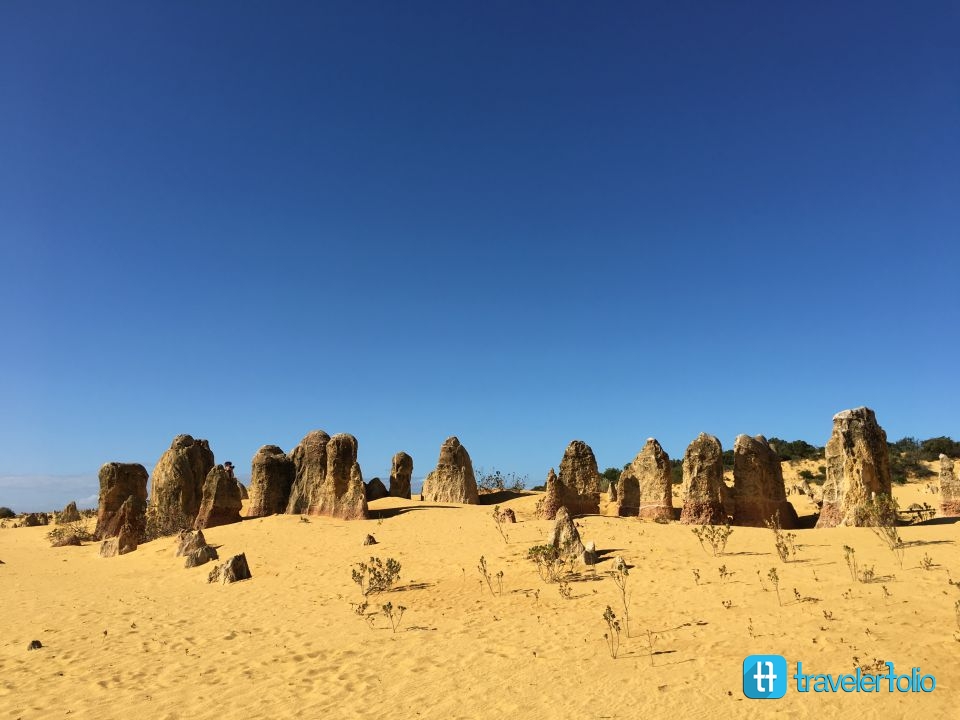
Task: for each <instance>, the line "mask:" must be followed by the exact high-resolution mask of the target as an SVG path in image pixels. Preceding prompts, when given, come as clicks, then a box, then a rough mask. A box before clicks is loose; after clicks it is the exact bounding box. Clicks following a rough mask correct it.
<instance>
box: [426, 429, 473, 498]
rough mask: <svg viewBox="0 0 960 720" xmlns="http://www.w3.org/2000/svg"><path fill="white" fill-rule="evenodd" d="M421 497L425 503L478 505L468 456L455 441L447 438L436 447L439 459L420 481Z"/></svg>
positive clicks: (458, 441)
mask: <svg viewBox="0 0 960 720" xmlns="http://www.w3.org/2000/svg"><path fill="white" fill-rule="evenodd" d="M421 497H422V498H423V500H425V501H426V502H445V503H465V504H468V505H476V504H477V503H478V502H479V501H480V500H479V497H480V496H479V493H478V492H477V478H476V476H475V475H474V474H473V463H472V462H471V460H470V454H469V453H468V452H467V449H466V448H465V447H464V446H463V445H461V444H460V440H459V439H457V438H456V437H448V438H447V439H446V440H444V441H443V445H441V446H440V459H439V460H438V461H437V467H436V469H434V470H433V471H432V472H431V473H430V474H429V475H427V477H426V479H425V480H424V481H423V494H422V495H421Z"/></svg>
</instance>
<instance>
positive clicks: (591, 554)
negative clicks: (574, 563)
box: [582, 540, 597, 565]
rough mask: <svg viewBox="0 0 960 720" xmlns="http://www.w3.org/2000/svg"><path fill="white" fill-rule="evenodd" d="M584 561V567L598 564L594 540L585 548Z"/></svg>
mask: <svg viewBox="0 0 960 720" xmlns="http://www.w3.org/2000/svg"><path fill="white" fill-rule="evenodd" d="M582 559H583V564H584V565H596V564H597V544H596V543H595V542H593V541H592V540H591V541H590V542H588V543H587V544H586V545H585V546H584V548H583V557H582Z"/></svg>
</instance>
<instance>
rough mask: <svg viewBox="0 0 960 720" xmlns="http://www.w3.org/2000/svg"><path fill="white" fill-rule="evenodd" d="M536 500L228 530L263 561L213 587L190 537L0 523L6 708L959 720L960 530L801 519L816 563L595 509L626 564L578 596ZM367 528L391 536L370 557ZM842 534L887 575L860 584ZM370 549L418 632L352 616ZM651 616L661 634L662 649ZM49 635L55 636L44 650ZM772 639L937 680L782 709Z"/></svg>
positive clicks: (815, 662)
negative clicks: (537, 559)
mask: <svg viewBox="0 0 960 720" xmlns="http://www.w3.org/2000/svg"><path fill="white" fill-rule="evenodd" d="M922 490H923V486H922V485H919V484H918V485H909V486H906V487H898V488H897V496H898V499H899V500H900V504H901V506H906V505H908V504H910V503H911V502H921V503H922V502H924V501H928V502H930V503H931V504H935V503H936V501H937V500H938V498H937V497H936V496H931V495H927V494H925V493H923V492H922ZM536 499H537V496H536V495H529V496H525V497H521V498H518V499H514V500H511V501H509V502H508V503H506V504H505V505H506V506H508V507H512V508H513V509H514V510H515V511H516V513H517V516H518V520H519V522H518V523H517V524H516V525H513V526H510V527H509V530H508V531H509V542H506V543H505V542H504V540H503V539H502V538H501V537H500V535H499V534H498V533H497V530H496V526H495V524H494V522H493V520H492V518H491V507H490V506H487V505H481V506H472V507H459V506H435V505H434V506H429V505H425V504H422V503H420V502H417V501H402V500H395V499H387V500H381V501H377V502H375V503H373V504H372V506H371V508H372V510H373V514H374V515H377V514H378V513H379V512H380V511H383V514H384V515H385V517H383V518H382V519H381V520H379V521H378V520H376V519H373V520H369V521H362V522H344V521H337V520H329V519H325V518H311V519H310V521H309V522H308V523H304V522H301V521H300V518H299V517H296V516H275V517H270V518H264V519H253V520H246V521H244V522H243V523H240V524H236V525H230V526H226V527H218V528H213V529H211V530H209V531H208V532H207V538H208V540H209V541H210V542H211V543H212V544H215V545H218V546H219V551H220V554H221V556H223V557H226V556H229V555H231V554H233V553H239V552H245V553H246V555H247V558H248V560H249V564H250V567H251V569H252V572H253V576H254V577H253V579H252V580H250V581H246V582H242V583H238V584H234V585H228V586H220V585H209V584H207V582H206V577H207V573H208V571H209V570H210V567H211V566H210V565H207V566H204V567H200V568H194V569H191V570H187V569H184V568H183V563H182V559H181V558H175V557H174V556H173V552H174V542H173V541H172V540H171V539H165V540H158V541H155V542H152V543H148V544H146V545H142V546H141V547H140V548H139V549H138V550H137V551H136V552H135V553H132V554H129V555H125V556H123V557H119V558H112V559H101V558H99V557H98V556H97V547H96V545H95V544H88V545H85V546H83V547H79V548H77V547H68V548H58V549H54V548H50V547H49V546H48V543H47V541H46V539H45V534H46V532H47V530H48V528H21V529H9V528H8V529H4V530H0V560H2V561H4V563H5V564H3V565H0V718H24V719H26V718H65V717H66V718H142V719H144V720H146V719H147V718H151V719H152V718H214V717H216V718H242V719H244V720H246V719H248V718H287V717H303V718H327V719H330V720H334V719H339V718H354V717H357V718H360V717H362V718H442V719H443V720H450V719H452V718H512V717H521V718H647V717H672V718H678V719H679V718H711V720H712V719H714V718H725V717H736V718H738V717H757V718H759V717H770V716H773V715H774V714H775V713H776V715H777V717H780V718H831V717H840V716H846V717H858V718H880V717H883V718H905V717H922V718H925V719H934V718H950V717H957V714H956V713H957V706H958V701H960V694H958V692H960V662H958V658H960V641H958V639H960V633H958V628H957V618H956V615H955V608H954V604H955V603H956V601H958V600H960V588H958V587H955V586H952V585H950V584H948V582H947V580H948V575H949V572H950V571H951V570H952V571H953V573H954V577H955V578H956V579H958V580H960V553H958V549H957V548H958V546H957V542H958V541H960V524H952V523H946V524H936V525H927V526H922V527H904V528H902V529H901V534H902V536H903V538H904V539H905V540H906V541H908V542H910V543H914V544H913V545H911V546H910V547H909V548H908V549H907V551H906V558H905V560H904V562H903V567H902V568H901V567H899V566H898V564H897V561H896V559H895V558H894V556H893V554H892V553H891V552H890V551H889V550H887V549H886V548H885V547H884V546H883V545H882V543H881V542H880V540H879V539H878V538H877V537H876V536H875V535H874V534H873V533H872V532H871V531H870V530H869V529H863V528H859V529H858V528H852V529H850V528H844V529H834V530H802V531H798V532H797V541H798V543H799V544H800V550H799V554H798V561H797V562H793V563H789V564H784V563H781V562H780V560H779V559H778V558H777V557H776V555H775V553H774V548H773V542H772V534H771V532H770V531H768V530H765V529H752V528H735V529H734V532H733V535H732V536H731V538H730V541H729V544H728V546H727V552H726V554H725V555H723V556H722V557H717V558H715V557H713V556H712V555H711V554H709V553H705V552H704V551H703V550H702V549H701V548H700V546H699V544H698V542H697V540H696V538H695V537H694V536H693V534H692V533H691V531H690V528H689V527H686V526H682V525H679V524H672V525H659V524H656V523H647V522H640V521H638V520H636V519H626V518H622V519H621V518H607V517H599V516H596V517H593V516H592V517H586V518H582V519H580V520H578V524H579V526H580V527H581V534H582V536H583V538H584V540H585V541H586V540H594V541H595V542H596V544H597V547H598V548H599V549H600V550H601V551H607V553H606V555H605V557H606V558H607V559H606V561H605V562H603V563H602V564H601V565H600V566H599V568H598V572H597V575H596V577H591V576H590V575H589V573H587V574H585V579H583V580H581V581H578V582H573V583H571V585H570V588H571V590H572V597H571V598H570V599H565V598H563V597H562V596H561V594H560V592H559V591H558V586H557V585H551V584H546V583H544V582H543V581H542V580H541V579H540V578H539V576H538V575H537V573H536V570H535V568H534V566H533V565H532V564H531V563H530V562H528V561H527V560H526V559H525V555H526V551H527V548H529V547H530V546H532V545H535V544H539V543H541V542H543V540H544V538H545V536H546V534H547V532H548V529H549V527H550V525H551V523H550V522H548V521H542V520H535V519H533V510H534V505H535V503H536ZM798 507H802V506H801V505H800V504H799V503H798ZM801 511H803V510H801ZM367 533H372V534H374V535H375V536H376V538H377V540H378V541H379V544H378V545H376V546H373V547H363V546H362V544H361V542H362V540H363V537H364V536H365V535H366V534H367ZM844 545H850V546H853V547H854V548H855V549H856V557H857V558H858V560H859V563H860V565H861V567H863V566H865V565H873V566H875V572H876V575H877V576H879V577H881V579H880V580H879V581H877V582H874V583H870V584H862V583H856V582H853V581H852V580H851V578H850V575H849V573H848V570H847V566H846V564H845V562H844V558H843V550H842V548H843V546H844ZM371 554H373V555H377V556H379V557H381V558H384V559H386V558H388V557H393V558H396V559H397V560H399V561H400V563H401V564H402V568H403V569H402V572H401V580H400V587H399V588H398V590H397V591H395V592H390V593H386V594H383V595H380V596H377V597H372V598H370V601H371V609H379V606H380V605H381V604H383V603H386V602H387V601H389V602H391V603H392V604H393V605H394V606H398V605H404V606H405V607H406V608H407V610H406V614H404V616H403V619H402V624H401V626H400V628H399V630H398V631H397V633H396V634H394V633H393V632H391V630H390V629H389V625H388V623H387V621H386V620H385V619H384V618H382V617H378V618H377V620H376V623H375V625H374V626H373V628H372V629H371V628H370V627H369V626H368V625H367V623H366V622H365V621H364V620H363V619H362V618H361V617H360V616H358V615H356V614H355V613H354V610H353V608H352V606H351V604H352V603H356V602H358V601H359V600H360V594H359V590H358V587H357V586H356V585H355V584H354V583H353V582H352V580H351V577H350V569H351V567H352V566H353V565H354V564H355V563H357V562H360V561H362V560H364V559H366V558H368V557H369V556H370V555H371ZM617 554H620V555H622V556H623V557H624V558H625V559H626V560H627V561H628V562H629V563H630V564H631V565H633V566H634V567H633V569H632V570H631V571H630V575H629V586H628V588H629V592H630V600H629V612H630V636H629V637H627V636H626V633H624V635H623V637H622V641H621V647H620V652H619V657H617V658H616V659H612V658H611V657H610V655H609V653H608V650H607V647H606V645H605V642H604V639H603V634H604V632H605V629H606V628H605V625H604V623H603V620H602V615H603V611H604V608H605V607H606V606H607V605H610V606H611V607H612V608H613V609H614V611H615V612H616V613H617V615H618V616H620V617H621V618H622V616H623V607H622V605H621V601H620V596H619V592H618V590H617V588H616V586H615V585H614V582H613V581H612V579H610V578H609V577H608V575H607V573H608V571H609V570H610V569H611V567H612V565H613V562H612V558H613V557H614V556H615V555H617ZM925 554H926V555H929V557H930V558H932V560H933V562H934V563H936V565H935V566H934V567H933V568H932V569H929V570H925V569H922V568H921V567H920V563H921V559H922V558H923V557H924V555H925ZM481 555H482V556H484V557H485V558H486V561H487V564H488V567H489V569H490V572H491V573H492V574H494V575H495V574H496V573H497V572H498V571H500V570H502V571H503V573H504V575H503V594H502V596H493V595H491V593H490V591H489V590H488V589H487V588H486V586H485V585H481V581H480V575H479V573H478V570H477V563H478V561H479V559H480V556H481ZM721 566H725V567H726V570H727V571H728V572H729V573H731V576H730V577H728V578H727V579H726V580H721V578H720V574H719V568H720V567H721ZM770 568H776V570H777V572H778V574H779V578H780V600H781V601H782V606H781V605H779V604H778V600H777V595H776V594H775V593H774V592H773V589H772V586H771V583H770V581H769V580H768V579H767V573H768V571H769V570H770ZM695 569H696V570H698V571H699V573H700V581H699V585H698V584H696V583H695V581H694V573H693V571H694V570H695ZM580 570H583V568H582V567H581V568H580ZM758 571H759V573H760V575H761V576H762V577H763V584H764V586H765V587H766V590H764V589H762V588H761V581H760V579H759V578H758V574H757V573H758ZM494 584H496V580H494ZM884 587H885V588H886V591H887V592H886V593H885V591H884ZM794 588H796V590H797V591H798V592H799V594H800V596H801V598H804V600H802V601H800V602H798V601H797V600H796V599H795V595H794ZM724 601H729V603H730V605H731V606H730V607H729V609H727V608H725V607H724ZM825 611H826V612H828V613H832V619H826V618H825V617H824V612H825ZM648 630H651V631H661V632H658V633H657V635H656V643H655V646H654V650H655V652H656V654H655V655H653V657H652V662H651V657H650V654H649V652H648V646H647V642H648V641H647V631H648ZM34 639H36V640H40V641H41V642H42V643H43V648H42V649H40V650H37V651H32V652H28V651H27V645H28V643H29V642H30V641H31V640H34ZM752 653H774V654H781V655H784V656H786V658H787V660H788V662H789V663H790V665H789V668H790V673H793V672H794V671H795V668H796V661H797V660H801V661H803V665H804V668H805V671H806V672H822V673H834V674H836V673H846V672H853V671H854V657H856V658H859V662H861V663H863V664H868V663H871V662H873V661H874V659H881V660H892V661H893V662H895V664H896V669H897V670H898V672H901V673H909V672H910V668H911V667H912V666H919V667H921V668H922V669H923V672H924V673H928V674H932V675H935V676H936V678H937V688H936V690H935V691H934V692H933V693H932V694H929V695H923V694H892V695H891V694H889V693H887V692H883V693H879V694H871V695H864V694H859V695H858V694H821V695H817V694H814V693H807V694H799V693H797V692H796V691H795V689H794V688H793V681H792V680H791V681H790V685H791V687H790V689H789V691H788V693H787V696H786V697H785V698H784V699H783V700H774V701H758V700H749V699H746V698H745V697H744V696H743V693H742V689H741V687H742V681H741V663H742V661H743V658H744V656H746V655H748V654H752Z"/></svg>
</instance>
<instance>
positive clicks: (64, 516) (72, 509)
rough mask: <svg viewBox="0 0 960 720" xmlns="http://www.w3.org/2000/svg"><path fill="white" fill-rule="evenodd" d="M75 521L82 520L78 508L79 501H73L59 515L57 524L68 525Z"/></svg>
mask: <svg viewBox="0 0 960 720" xmlns="http://www.w3.org/2000/svg"><path fill="white" fill-rule="evenodd" d="M73 522H80V511H79V510H77V503H76V502H73V501H71V502H69V503H67V506H66V507H65V508H64V509H63V510H62V511H61V513H60V514H59V515H58V516H57V525H66V524H67V523H73Z"/></svg>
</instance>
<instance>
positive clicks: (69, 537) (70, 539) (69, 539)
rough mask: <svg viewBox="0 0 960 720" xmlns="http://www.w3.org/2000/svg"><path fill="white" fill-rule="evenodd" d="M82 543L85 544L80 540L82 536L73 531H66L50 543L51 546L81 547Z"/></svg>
mask: <svg viewBox="0 0 960 720" xmlns="http://www.w3.org/2000/svg"><path fill="white" fill-rule="evenodd" d="M81 545H83V543H82V542H81V541H80V538H78V537H77V536H76V535H75V534H74V533H72V532H67V533H64V534H63V535H61V536H60V537H59V538H58V539H57V540H54V541H53V542H52V543H50V547H70V546H74V547H79V546H81Z"/></svg>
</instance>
